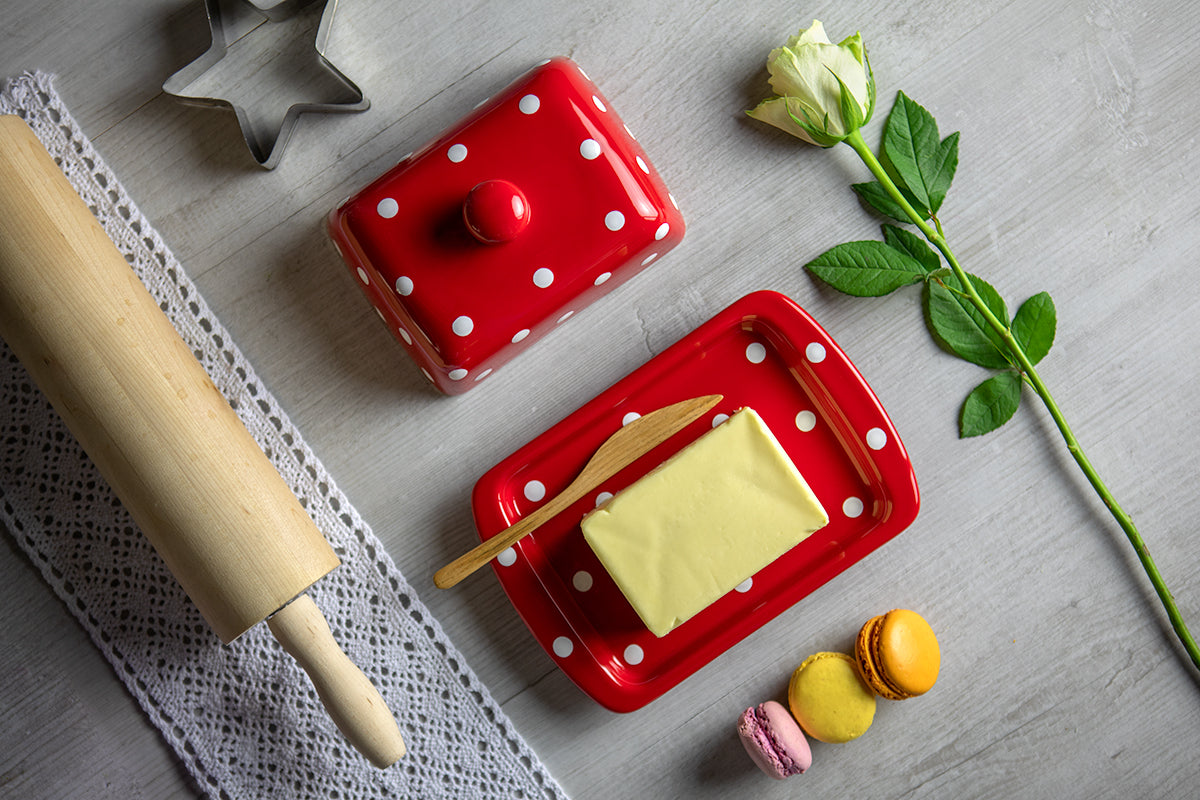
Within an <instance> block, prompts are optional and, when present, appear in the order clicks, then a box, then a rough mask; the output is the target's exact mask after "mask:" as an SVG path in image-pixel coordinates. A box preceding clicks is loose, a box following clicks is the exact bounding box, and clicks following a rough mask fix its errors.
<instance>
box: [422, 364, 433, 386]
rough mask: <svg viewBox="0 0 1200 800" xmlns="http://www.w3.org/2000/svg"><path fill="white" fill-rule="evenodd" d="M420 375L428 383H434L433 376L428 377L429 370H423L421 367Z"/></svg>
mask: <svg viewBox="0 0 1200 800" xmlns="http://www.w3.org/2000/svg"><path fill="white" fill-rule="evenodd" d="M421 374H422V375H424V376H425V380H427V381H429V382H430V383H433V382H434V381H433V376H432V375H430V374H429V370H427V369H425V368H424V367H421Z"/></svg>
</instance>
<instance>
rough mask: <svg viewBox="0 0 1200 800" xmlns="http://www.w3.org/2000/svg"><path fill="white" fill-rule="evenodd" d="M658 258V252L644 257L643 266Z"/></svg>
mask: <svg viewBox="0 0 1200 800" xmlns="http://www.w3.org/2000/svg"><path fill="white" fill-rule="evenodd" d="M656 258H658V253H651V254H650V255H648V256H646V257H645V258H644V259H642V266H643V267H644V266H646V265H647V264H649V263H650V262H651V261H653V260H654V259H656Z"/></svg>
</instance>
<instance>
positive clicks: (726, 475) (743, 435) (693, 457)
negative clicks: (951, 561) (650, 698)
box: [582, 408, 829, 636]
mask: <svg viewBox="0 0 1200 800" xmlns="http://www.w3.org/2000/svg"><path fill="white" fill-rule="evenodd" d="M828 522H829V516H828V515H827V514H826V513H825V509H824V508H822V507H821V503H820V501H818V500H817V497H816V495H814V494H813V492H812V490H811V489H810V488H809V486H808V483H806V482H805V480H804V477H803V476H802V475H801V474H800V472H799V471H798V470H797V469H796V466H795V465H794V464H793V463H792V461H791V459H790V458H788V455H787V453H785V452H784V450H783V448H782V447H780V445H779V442H778V440H777V439H776V438H775V436H774V434H772V433H771V431H770V429H769V428H768V427H767V426H766V424H765V423H764V422H763V421H762V419H761V418H760V417H759V416H758V414H756V413H755V412H754V410H753V409H750V408H743V409H741V410H740V411H738V412H737V413H735V414H734V415H733V416H732V417H730V418H729V419H728V420H726V421H725V422H723V423H721V424H720V425H718V426H717V427H715V428H713V429H712V430H711V431H708V432H707V433H705V434H704V435H703V436H701V437H700V438H699V439H697V440H696V441H694V442H692V443H691V444H690V445H688V446H687V447H685V448H684V449H683V450H680V451H679V452H678V453H676V454H675V455H674V456H672V457H671V458H670V459H668V460H667V461H666V462H664V463H663V464H661V465H660V466H659V467H657V468H656V469H654V470H653V471H651V472H650V473H648V474H647V475H646V476H645V477H643V478H641V479H640V480H638V481H637V482H636V483H634V484H632V485H631V486H629V487H628V488H626V489H624V490H622V491H621V492H619V493H618V494H617V495H616V496H615V497H613V498H612V499H611V500H609V501H608V502H607V503H606V504H604V505H602V506H601V507H599V508H597V509H596V510H594V511H592V512H590V513H588V514H587V516H585V517H584V518H583V523H582V527H583V536H584V538H585V539H586V540H587V542H588V544H589V545H591V548H592V550H593V551H594V552H595V553H596V556H597V557H598V558H599V559H600V562H601V563H602V564H603V565H604V568H605V569H606V570H607V571H608V573H609V574H610V575H611V576H612V578H613V580H614V581H615V582H616V584H617V586H618V588H620V590H621V592H622V593H623V594H624V595H625V597H626V599H628V600H629V603H630V605H632V606H633V608H634V610H635V611H636V612H637V613H638V616H639V617H641V618H642V621H643V622H644V623H645V624H646V627H647V628H649V629H650V631H651V632H652V633H654V635H655V636H665V635H666V634H667V633H668V632H669V631H671V630H672V629H674V628H675V627H677V626H679V625H680V624H682V623H683V622H685V621H687V620H688V619H690V618H691V617H693V616H695V615H696V614H698V613H699V612H700V611H702V610H704V609H705V608H707V607H708V606H709V605H711V604H712V603H713V602H715V601H716V600H717V599H719V598H720V597H722V596H723V595H725V594H726V593H727V592H729V591H730V590H732V589H733V588H735V587H736V586H738V584H740V583H742V582H743V581H745V580H746V579H747V578H749V577H751V576H752V575H754V573H756V572H758V571H759V570H761V569H762V568H763V567H765V566H767V565H768V564H770V563H771V562H772V561H774V560H775V559H777V558H778V557H779V556H781V555H783V554H784V553H785V552H787V551H788V550H789V549H791V548H792V547H795V546H796V545H797V544H799V543H800V542H801V541H803V540H804V539H806V538H807V537H808V536H809V535H810V534H812V533H813V532H814V531H816V530H818V529H819V528H821V527H823V526H824V525H825V524H826V523H828Z"/></svg>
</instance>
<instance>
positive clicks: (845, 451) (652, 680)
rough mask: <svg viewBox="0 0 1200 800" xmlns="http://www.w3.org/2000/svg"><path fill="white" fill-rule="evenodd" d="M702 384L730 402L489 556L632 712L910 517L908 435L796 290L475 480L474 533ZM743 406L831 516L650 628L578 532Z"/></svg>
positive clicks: (754, 306) (708, 326)
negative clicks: (592, 515)
mask: <svg viewBox="0 0 1200 800" xmlns="http://www.w3.org/2000/svg"><path fill="white" fill-rule="evenodd" d="M707 394H723V395H724V396H725V399H724V400H723V401H722V402H721V403H720V404H719V405H718V406H717V407H716V408H715V409H713V411H712V412H711V413H709V414H708V415H707V416H706V417H704V418H703V419H701V420H699V421H697V422H695V423H693V424H692V425H691V426H690V427H689V428H687V429H685V430H684V431H682V432H680V433H679V434H677V435H676V436H675V437H673V438H672V439H669V440H668V441H667V442H665V443H663V444H662V445H660V446H659V447H658V448H657V449H656V450H653V451H651V452H650V453H648V454H647V455H646V456H644V457H643V458H641V459H640V460H638V461H636V462H634V463H633V464H631V465H630V466H629V467H627V468H626V469H625V470H623V471H622V472H620V473H618V474H617V475H616V476H614V477H613V478H612V479H611V480H610V481H608V482H607V483H606V484H605V485H603V486H601V487H600V488H599V489H598V490H597V493H596V494H594V495H593V496H590V497H587V498H585V499H584V500H582V501H580V502H579V503H577V504H576V505H574V506H572V507H571V508H569V509H568V510H567V511H564V512H563V513H562V514H560V515H558V516H557V517H555V518H554V519H553V520H552V521H551V522H549V523H547V524H546V525H543V526H542V527H540V528H538V529H537V530H536V531H534V532H533V533H531V534H529V535H528V536H526V537H525V538H524V539H522V540H521V541H520V542H518V543H517V544H516V545H515V546H514V547H512V548H511V549H509V550H507V551H505V552H504V553H503V554H501V556H500V557H498V558H497V559H496V561H494V562H493V566H494V569H495V571H496V575H497V576H498V577H499V579H500V583H501V585H502V586H503V587H504V591H505V592H506V593H507V594H508V596H509V598H510V599H511V600H512V603H513V605H514V606H515V607H516V609H517V611H518V613H520V615H521V616H522V618H523V619H524V620H525V622H526V624H527V625H528V626H529V629H530V631H532V632H533V635H534V637H535V638H536V639H537V641H538V642H539V643H540V644H541V645H542V647H544V648H545V650H546V652H547V653H549V654H550V656H551V657H552V658H553V659H554V661H555V662H556V663H557V664H558V665H559V666H560V667H561V668H562V670H563V671H564V672H565V673H566V674H567V675H568V676H569V677H570V678H571V679H572V680H573V681H574V682H575V683H576V684H578V686H579V687H580V688H581V689H583V691H584V692H585V693H587V694H588V695H590V696H591V697H593V698H595V699H596V700H597V701H598V702H600V703H601V704H603V705H604V706H606V707H608V708H610V709H613V710H615V711H632V710H634V709H637V708H639V707H641V706H643V705H645V704H646V703H648V702H650V701H651V700H653V699H655V698H656V697H658V696H660V695H661V694H662V693H663V692H665V691H667V690H668V689H670V688H671V687H673V686H675V685H676V684H678V683H679V682H680V681H682V680H683V679H684V678H686V677H688V676H689V675H691V674H692V673H694V672H695V671H696V670H698V669H700V668H701V667H702V666H704V665H705V664H707V663H708V662H709V661H711V660H712V659H713V658H715V657H716V656H718V655H720V654H721V653H722V652H724V651H725V650H727V649H728V648H730V647H732V646H733V645H734V644H736V643H737V642H738V641H740V640H741V639H742V638H744V637H745V636H747V635H748V634H750V633H751V632H753V631H755V630H757V629H758V628H759V627H761V626H762V625H763V624H765V623H766V622H767V621H769V620H770V619H772V618H774V617H775V616H776V615H778V614H779V613H780V612H782V611H784V610H785V609H787V608H789V607H791V606H792V605H793V604H795V603H796V602H797V601H799V600H800V599H801V598H803V597H805V596H806V595H808V594H809V593H811V592H813V591H814V590H816V589H817V588H818V587H820V586H821V585H823V584H824V583H826V582H827V581H829V580H830V579H831V578H833V577H834V576H835V575H838V574H839V573H841V572H842V571H843V570H845V569H846V568H848V567H850V566H851V565H853V564H854V563H855V562H857V561H859V560H860V559H862V558H863V557H864V556H866V555H867V554H868V553H870V552H871V551H873V550H874V549H875V548H877V547H879V546H880V545H882V544H883V543H884V542H886V541H888V540H889V539H891V538H892V537H894V536H895V535H896V534H898V533H899V532H900V531H902V530H904V528H906V527H908V525H909V524H910V523H911V522H912V521H913V519H915V518H916V515H917V510H918V508H919V505H920V500H919V495H918V492H917V483H916V478H915V476H914V475H913V471H912V465H911V464H910V462H909V459H908V454H907V452H906V451H905V449H904V445H903V444H902V443H901V441H900V437H899V436H898V435H897V433H896V431H895V429H894V428H893V426H892V423H891V421H890V420H889V419H888V416H887V413H886V412H885V411H884V410H883V407H882V406H881V405H880V404H879V401H878V400H877V399H876V397H875V395H874V393H873V392H872V391H871V389H870V387H869V386H868V385H867V383H866V382H865V381H864V380H863V378H862V376H861V375H860V374H859V373H858V370H857V369H856V368H855V367H854V365H853V364H852V363H851V362H850V360H849V359H848V358H847V357H846V355H845V353H843V352H842V350H841V349H840V348H839V347H838V346H837V344H836V343H835V342H834V341H833V340H832V339H831V338H830V337H829V335H828V334H827V333H826V332H825V331H824V330H822V329H821V327H820V326H819V325H817V323H816V322H814V321H813V319H812V318H811V317H810V316H809V315H808V314H807V313H805V312H804V311H803V309H801V308H800V307H799V306H798V305H797V304H796V303H795V302H793V301H792V300H790V299H788V298H787V297H785V296H784V295H781V294H778V293H776V292H756V293H754V294H750V295H747V296H746V297H743V298H742V299H741V300H739V301H737V302H736V303H734V304H733V305H731V306H730V307H729V308H727V309H725V310H724V311H722V312H720V313H719V314H717V315H716V316H715V317H713V318H712V319H711V320H709V321H708V322H706V323H704V324H703V325H701V326H700V327H699V328H697V329H696V330H695V331H694V332H692V333H691V334H690V335H688V336H686V337H684V338H683V339H682V340H681V341H679V342H677V343H676V344H674V345H672V346H671V347H670V348H669V349H667V350H665V351H664V352H662V353H661V354H659V355H658V356H656V357H655V358H653V359H651V360H650V361H649V362H647V363H646V364H644V365H643V366H642V367H640V368H638V369H637V370H636V371H634V372H633V373H631V374H630V375H628V376H627V377H625V378H624V379H622V380H621V381H619V382H618V383H616V384H614V385H613V386H612V387H610V388H609V389H607V390H605V391H604V392H603V393H601V394H600V395H599V396H597V397H596V398H595V399H593V400H592V401H591V402H589V403H587V404H586V405H584V406H583V407H582V408H580V409H578V410H577V411H575V412H574V413H572V414H571V415H570V416H568V417H567V418H566V419H564V420H562V421H561V422H559V423H558V424H556V425H555V426H554V427H552V428H550V429H549V430H548V431H546V432H545V433H544V434H542V435H541V436H539V437H538V438H536V439H535V440H533V441H532V442H530V443H528V444H527V445H525V446H524V447H522V448H521V449H520V450H518V451H517V452H515V453H513V454H512V455H511V456H509V457H508V458H506V459H505V460H504V461H502V462H501V463H500V464H498V465H496V466H495V467H493V468H492V469H491V470H489V471H488V472H487V473H486V474H485V475H484V476H483V477H482V478H480V480H479V481H478V482H477V483H476V485H475V489H474V493H473V497H472V507H473V511H474V514H475V523H476V526H477V528H478V530H479V534H480V538H481V539H486V538H488V537H490V536H493V535H495V534H496V533H499V532H500V531H502V530H503V529H505V528H507V527H508V526H509V525H511V524H512V523H513V522H515V521H516V520H518V519H519V518H520V517H521V516H523V515H525V514H527V513H529V512H530V511H532V510H533V509H534V508H536V507H537V506H538V505H539V504H540V503H541V502H542V501H543V500H545V499H547V498H550V497H552V496H554V495H555V494H557V493H558V492H559V491H561V490H562V489H563V488H564V487H565V486H566V485H567V484H568V483H570V482H571V480H572V479H573V478H574V477H575V475H576V474H577V473H578V472H579V470H580V469H581V468H582V467H583V465H584V464H585V463H586V462H587V460H588V458H589V457H590V456H591V455H592V453H594V452H595V451H596V449H597V448H598V447H599V446H600V445H601V444H602V443H603V442H604V440H605V439H607V438H608V437H609V436H610V435H612V433H613V432H614V431H615V430H617V429H618V428H619V427H620V426H621V425H622V424H624V422H625V421H627V420H628V419H629V418H631V416H632V415H640V414H644V413H647V412H649V411H653V410H654V409H656V408H661V407H662V406H666V405H670V404H671V403H674V402H677V401H680V400H684V399H687V398H690V397H697V396H700V395H707ZM743 406H750V407H752V408H753V409H754V410H755V411H757V412H758V413H759V415H760V416H761V417H762V418H763V420H764V421H765V422H766V423H767V425H768V427H770V428H771V431H772V432H773V433H774V434H775V436H776V438H778V440H779V443H780V445H781V446H782V447H783V449H784V450H785V451H786V452H787V453H788V455H789V456H790V457H791V459H792V461H793V462H794V463H795V464H796V466H797V467H798V468H799V469H800V471H801V472H802V473H803V474H804V477H805V479H806V480H807V481H808V483H809V485H810V486H811V487H812V489H813V491H814V492H815V493H816V495H817V497H818V498H819V499H820V501H821V504H822V505H823V506H824V507H825V510H826V511H827V512H828V514H829V517H830V522H829V524H828V525H826V526H825V527H824V528H822V529H821V530H819V531H817V532H816V533H814V534H813V535H811V536H810V537H808V538H807V539H806V540H805V541H803V542H801V543H800V544H799V545H797V546H796V547H794V548H793V549H791V550H790V551H788V552H787V553H786V554H784V555H783V556H781V557H780V558H779V559H777V560H776V561H775V562H773V563H772V564H770V565H769V566H767V567H766V568H764V569H763V570H761V571H760V572H759V573H758V574H756V575H754V576H753V577H752V578H751V579H749V580H748V581H746V582H745V583H743V584H742V585H741V586H739V587H738V588H737V589H736V590H735V591H732V592H730V593H729V594H727V595H725V596H724V597H722V598H721V599H720V600H718V601H717V602H716V603H714V604H713V605H711V606H709V607H708V608H707V609H705V610H704V611H701V612H700V613H699V614H698V615H696V616H695V617H693V618H691V619H690V620H688V621H687V622H685V623H683V624H682V625H680V626H679V627H678V628H676V629H674V630H673V631H671V632H670V633H668V634H667V635H665V636H664V637H662V638H656V637H655V636H654V635H653V634H652V633H650V632H649V631H648V630H646V628H645V626H644V625H642V623H641V621H640V620H639V619H638V617H637V614H636V613H635V612H634V611H633V609H632V607H630V605H629V603H628V601H626V600H625V598H624V596H623V595H622V594H621V592H620V590H619V589H618V588H617V586H616V584H615V583H614V582H613V581H612V579H611V578H610V577H609V576H608V574H607V573H606V572H605V570H604V567H603V566H602V565H601V564H600V562H599V560H598V559H597V558H596V556H595V555H594V554H593V553H592V551H591V548H589V547H588V545H587V543H586V542H585V541H584V539H583V534H582V532H581V531H580V529H579V521H580V520H581V519H582V518H583V515H584V514H585V513H587V511H589V510H590V509H591V508H593V507H595V505H596V503H597V502H598V497H597V495H599V494H600V493H603V492H607V493H616V492H617V491H619V490H620V489H622V488H624V487H625V486H628V485H629V484H631V483H633V482H634V481H636V480H637V479H638V478H640V477H641V476H642V475H645V474H646V473H647V472H649V471H650V470H651V469H653V468H654V467H655V466H657V465H658V464H660V463H662V462H663V461H664V460H666V459H667V458H668V457H670V456H671V455H672V454H673V453H675V452H677V451H678V450H680V449H681V448H682V447H684V446H685V445H686V444H687V443H688V442H690V441H693V440H694V439H696V438H697V437H698V436H700V435H701V434H702V433H703V432H704V431H705V430H707V429H709V428H710V427H711V426H712V425H713V424H715V423H716V422H717V421H719V420H720V419H722V418H723V416H722V415H727V414H731V413H733V412H734V411H736V410H737V409H738V408H741V407H743Z"/></svg>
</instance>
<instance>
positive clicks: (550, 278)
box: [533, 267, 554, 289]
mask: <svg viewBox="0 0 1200 800" xmlns="http://www.w3.org/2000/svg"><path fill="white" fill-rule="evenodd" d="M552 283H554V273H553V272H551V271H550V270H549V269H547V268H546V267H542V268H541V269H538V270H535V271H534V273H533V285H534V286H536V287H538V288H539V289H545V288H546V287H547V286H549V285H550V284H552Z"/></svg>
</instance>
